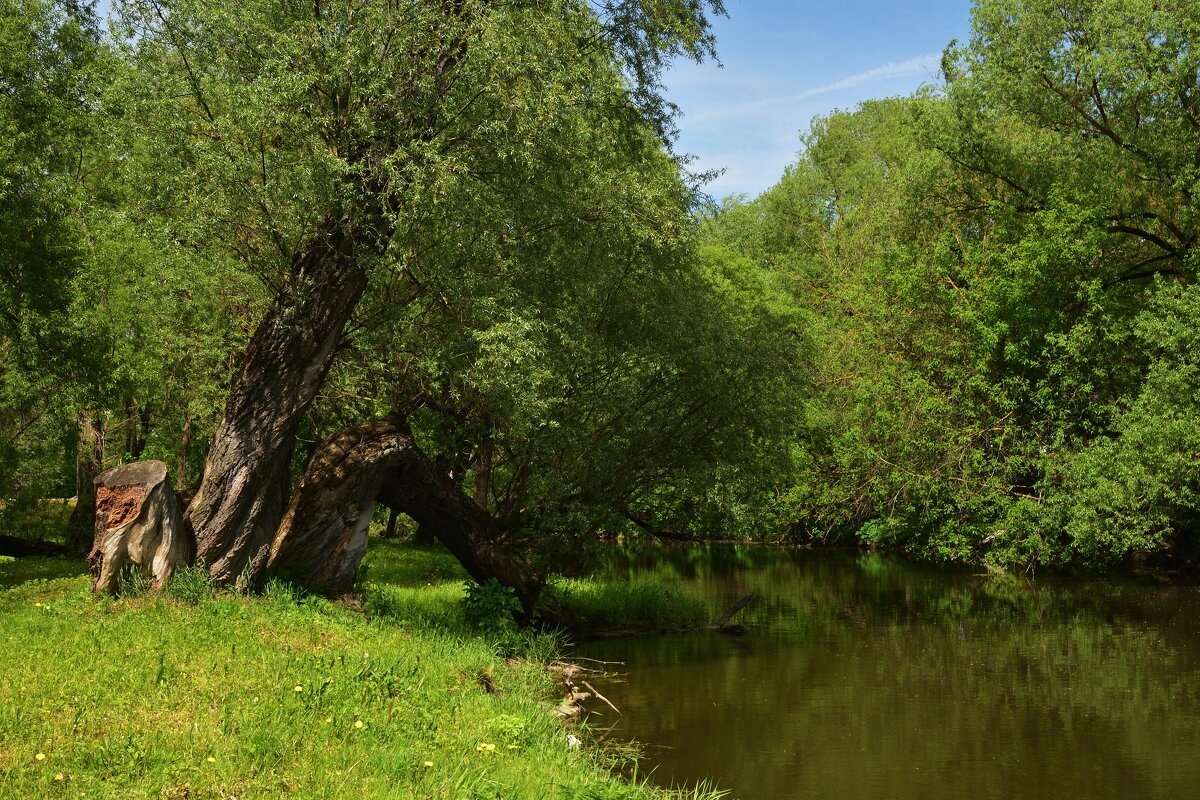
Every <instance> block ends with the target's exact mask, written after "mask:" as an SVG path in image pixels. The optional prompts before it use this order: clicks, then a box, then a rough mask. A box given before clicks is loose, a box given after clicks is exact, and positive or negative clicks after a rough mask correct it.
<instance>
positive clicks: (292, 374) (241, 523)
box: [188, 217, 367, 584]
mask: <svg viewBox="0 0 1200 800" xmlns="http://www.w3.org/2000/svg"><path fill="white" fill-rule="evenodd" d="M351 227H352V226H351V225H350V223H349V222H348V221H347V220H346V219H344V218H334V217H330V218H327V219H326V220H325V221H324V223H323V224H322V226H321V229H320V231H319V233H318V235H316V236H315V237H314V238H313V239H312V241H311V242H309V244H308V245H307V247H306V249H305V250H304V251H303V252H301V253H299V254H297V256H296V258H295V261H294V263H293V265H292V270H291V274H290V275H289V277H288V281H287V284H286V285H285V286H284V288H283V289H282V290H281V292H280V295H279V297H278V298H277V299H276V301H275V303H274V305H273V306H272V308H271V311H270V312H269V313H268V314H267V316H266V318H265V319H264V320H263V322H262V323H261V324H260V325H259V326H258V328H257V330H256V331H255V332H254V336H253V337H252V338H251V340H250V344H249V345H248V346H247V349H246V353H245V356H244V357H243V359H242V365H241V369H240V371H239V373H238V376H237V378H236V379H235V380H234V383H233V386H232V387H231V389H230V392H229V400H228V402H227V403H226V406H225V415H224V416H223V417H222V419H221V424H220V426H219V428H218V430H217V434H216V437H215V439H214V442H213V446H212V448H211V449H210V450H209V453H208V458H207V460H206V461H205V467H204V478H203V481H202V482H201V484H200V489H199V491H198V492H197V493H196V497H195V499H194V500H193V501H192V504H191V506H190V507H189V509H188V519H189V521H190V523H191V525H192V529H193V530H194V531H195V534H196V546H197V558H198V559H199V560H201V561H203V562H204V563H205V564H206V565H207V566H208V570H209V574H210V575H211V577H212V578H213V580H215V581H217V582H218V583H224V584H228V583H233V582H235V581H237V582H241V583H243V584H254V583H257V582H258V580H259V577H260V575H261V572H262V569H263V567H265V566H266V563H267V559H268V556H269V555H270V549H271V542H272V539H273V538H274V537H275V534H276V532H277V530H278V528H279V523H280V520H281V518H282V516H283V514H284V510H285V508H286V506H287V499H288V490H289V485H288V484H289V475H288V465H289V463H290V461H291V456H292V449H293V446H294V443H295V439H296V432H297V430H298V429H299V426H300V421H301V418H302V417H303V416H304V412H305V411H306V410H307V409H308V406H309V404H310V403H311V402H312V400H313V398H314V397H315V396H316V393H317V391H318V390H319V389H320V388H321V384H322V382H323V381H324V380H325V374H326V373H327V372H328V371H329V367H330V365H331V364H332V363H333V356H334V347H335V346H336V344H337V342H338V340H339V339H340V338H341V336H342V331H343V329H344V328H345V325H346V320H347V319H348V318H349V317H350V314H351V312H352V311H353V310H354V306H355V305H356V304H357V303H358V300H359V298H360V297H361V296H362V293H363V290H364V289H365V288H366V284H367V278H366V273H365V272H364V271H363V270H362V269H361V268H360V267H359V265H358V263H357V261H356V259H355V255H354V247H353V244H352V240H353V236H352V232H351V230H350V229H351Z"/></svg>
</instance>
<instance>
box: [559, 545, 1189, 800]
mask: <svg viewBox="0 0 1200 800" xmlns="http://www.w3.org/2000/svg"><path fill="white" fill-rule="evenodd" d="M610 569H611V570H612V571H613V572H614V573H616V574H619V575H628V576H629V577H630V578H631V579H633V580H638V579H642V578H647V577H650V578H654V579H656V580H666V581H679V582H682V583H684V584H686V585H688V586H690V587H692V588H693V589H694V590H695V591H698V592H700V593H702V594H703V595H704V596H705V597H706V598H707V599H708V600H709V602H710V605H711V606H712V608H713V609H714V610H715V613H714V614H713V616H714V617H715V616H716V615H717V613H719V611H720V610H722V609H724V608H726V607H728V606H731V605H732V604H733V603H734V602H735V601H736V600H737V599H738V598H740V597H742V596H743V595H745V594H747V593H749V592H755V593H756V595H757V598H756V600H755V601H754V602H753V603H752V604H751V605H750V606H749V607H748V608H747V609H746V610H744V611H743V612H741V614H740V615H739V616H738V617H737V619H736V620H735V621H738V622H741V623H743V624H744V625H746V626H747V627H748V628H749V632H748V633H746V634H745V635H743V636H728V635H723V634H718V633H708V632H705V633H690V634H683V635H669V636H650V637H642V638H637V639H628V640H619V641H600V642H590V643H586V644H582V645H580V646H579V647H578V648H577V649H576V652H577V654H578V655H579V656H581V657H587V658H594V659H601V660H604V661H620V662H623V664H624V665H623V666H619V667H614V668H613V669H616V670H619V671H618V672H617V673H615V674H611V675H609V676H608V677H606V678H603V679H600V680H593V681H591V682H592V683H593V684H594V685H595V687H596V688H597V689H598V690H599V691H600V692H602V693H603V694H604V695H605V696H606V697H607V698H608V699H609V700H611V701H612V702H613V703H614V704H615V705H616V706H617V707H618V708H619V709H620V710H621V712H622V715H621V716H617V715H616V714H614V713H613V712H612V711H611V710H610V709H608V708H607V707H605V706H603V704H595V705H592V706H590V707H589V709H590V717H589V718H590V724H591V725H592V726H594V727H595V728H601V729H602V728H611V731H610V733H608V734H607V735H609V736H612V737H616V738H622V739H635V740H637V741H638V742H640V743H641V744H642V745H643V751H644V753H645V760H644V762H643V770H645V769H647V768H654V770H655V771H654V773H653V777H654V780H655V781H656V782H658V783H660V784H663V785H679V784H685V783H686V784H692V783H695V782H696V781H698V780H701V779H706V778H707V779H709V780H711V781H714V782H716V784H717V785H718V786H720V787H721V788H723V789H727V790H729V791H730V792H731V797H735V798H741V800H786V799H787V798H855V799H858V800H865V799H867V798H897V800H899V799H901V798H922V800H936V799H937V798H955V800H958V799H959V798H965V797H969V798H972V800H984V799H985V798H1005V799H1006V800H1007V799H1010V798H1090V799H1092V800H1097V799H1099V798H1123V799H1124V800H1128V799H1129V798H1181V800H1182V799H1184V798H1186V800H1195V798H1197V797H1200V589H1198V588H1197V587H1194V586H1156V585H1145V584H1135V583H1120V582H1104V583H1101V582H1085V583H1080V582H1069V581H1065V580H1039V581H1038V582H1037V583H1030V582H1028V581H1025V580H1020V579H1008V580H997V579H994V578H988V577H984V576H979V575H972V574H970V573H964V572H948V571H941V570H937V569H932V568H928V567H920V566H914V565H912V564H908V563H906V562H903V561H900V560H895V559H890V558H887V557H882V556H879V555H876V554H871V553H859V552H805V551H787V550H777V549H767V548H755V547H710V548H698V549H691V550H686V551H676V552H674V553H666V552H664V551H658V552H650V553H643V554H640V555H637V554H634V555H631V554H628V553H624V554H621V553H618V554H615V555H614V556H613V561H612V564H611V567H610Z"/></svg>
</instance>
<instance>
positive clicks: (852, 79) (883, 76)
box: [686, 53, 942, 123]
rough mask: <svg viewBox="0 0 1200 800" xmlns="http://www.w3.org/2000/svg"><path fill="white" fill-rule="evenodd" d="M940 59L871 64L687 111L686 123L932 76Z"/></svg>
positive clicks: (930, 56) (933, 56)
mask: <svg viewBox="0 0 1200 800" xmlns="http://www.w3.org/2000/svg"><path fill="white" fill-rule="evenodd" d="M941 58H942V56H941V53H929V54H927V55H923V56H918V57H916V58H910V59H908V60H907V61H889V62H887V63H886V64H881V65H880V66H878V67H873V68H871V69H869V70H866V71H864V72H859V73H858V74H856V75H850V76H847V77H845V78H840V79H838V80H836V81H832V82H830V83H826V84H822V85H820V86H814V87H813V88H811V89H805V90H804V91H803V92H800V93H799V94H791V95H782V96H776V97H764V98H761V99H758V100H754V101H752V102H749V103H739V104H737V105H734V106H725V107H723V108H722V107H716V108H710V109H708V110H705V111H700V112H698V113H695V114H688V115H687V116H686V121H687V122H689V123H701V122H714V121H716V120H719V119H726V118H729V117H736V116H742V115H746V114H749V113H751V112H753V111H755V110H757V109H761V108H765V107H768V106H774V107H776V108H780V107H783V106H787V105H792V104H795V103H800V102H803V101H805V100H808V99H810V98H812V97H816V96H818V95H822V94H830V93H833V92H839V91H842V90H844V89H853V88H854V87H856V86H862V85H863V84H866V83H874V82H876V81H884V80H892V79H895V78H910V77H914V76H917V75H922V76H927V77H931V78H932V77H934V76H935V75H936V74H937V70H938V68H939V66H940V64H941Z"/></svg>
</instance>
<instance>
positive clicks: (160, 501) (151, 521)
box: [88, 461, 195, 594]
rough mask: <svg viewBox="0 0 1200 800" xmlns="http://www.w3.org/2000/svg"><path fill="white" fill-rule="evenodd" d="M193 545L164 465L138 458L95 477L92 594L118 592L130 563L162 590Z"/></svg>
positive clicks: (188, 559)
mask: <svg viewBox="0 0 1200 800" xmlns="http://www.w3.org/2000/svg"><path fill="white" fill-rule="evenodd" d="M194 549H195V548H194V545H193V543H192V541H191V536H190V534H189V533H188V531H187V530H186V528H185V527H184V524H183V513H182V511H181V510H180V508H179V502H178V501H177V499H176V497H175V491H174V489H172V487H171V479H170V477H169V476H168V474H167V465H166V464H164V463H163V462H161V461H138V462H135V463H133V464H125V465H124V466H120V467H115V468H113V469H110V470H108V471H107V472H104V473H101V474H100V475H99V476H97V477H96V538H95V540H94V542H93V544H92V551H91V552H90V553H89V554H88V568H89V569H90V570H91V573H92V591H93V592H95V593H97V594H100V593H104V594H116V593H117V590H118V589H119V588H120V586H119V582H120V575H121V570H122V569H123V568H124V567H125V566H126V565H128V564H133V565H136V566H137V567H138V568H139V569H140V570H141V572H142V574H143V575H145V576H146V577H148V578H149V579H150V588H151V591H155V592H157V591H160V590H161V589H162V588H163V586H165V585H166V583H167V581H169V580H170V579H171V573H172V572H174V570H175V569H176V568H177V567H180V566H186V565H187V564H190V563H191V560H192V555H193V552H194Z"/></svg>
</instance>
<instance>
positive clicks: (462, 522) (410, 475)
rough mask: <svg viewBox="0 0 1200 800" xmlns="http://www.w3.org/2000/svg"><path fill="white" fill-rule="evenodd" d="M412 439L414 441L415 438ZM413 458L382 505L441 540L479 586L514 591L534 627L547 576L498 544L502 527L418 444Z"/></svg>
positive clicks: (395, 476)
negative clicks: (496, 584) (495, 585)
mask: <svg viewBox="0 0 1200 800" xmlns="http://www.w3.org/2000/svg"><path fill="white" fill-rule="evenodd" d="M408 436H409V439H410V440H411V437H412V434H411V433H410V434H408ZM411 453H412V457H411V458H408V459H405V460H403V461H402V462H401V463H400V465H399V466H398V467H396V468H395V469H394V470H392V472H391V474H390V475H389V476H388V478H387V480H386V481H385V482H384V484H383V488H382V489H381V490H380V493H379V502H381V503H383V504H384V505H386V506H388V507H389V508H395V509H399V510H400V511H403V512H404V513H405V514H407V515H408V516H410V517H412V519H413V520H414V521H415V522H416V523H417V525H418V526H420V530H422V531H429V532H430V533H432V534H433V535H434V536H436V537H437V538H438V540H439V541H441V543H442V544H444V545H445V546H446V548H447V549H448V550H449V551H450V552H451V553H453V554H454V557H455V558H457V559H458V561H459V563H460V564H462V565H463V568H464V569H466V571H467V574H469V575H470V576H471V577H472V578H474V579H475V580H476V581H479V582H480V583H484V582H486V581H488V580H490V579H492V578H495V579H496V580H498V581H499V582H500V583H502V584H504V585H505V586H508V587H510V588H512V589H513V591H514V592H516V595H517V598H518V599H519V600H520V601H521V605H522V607H524V609H525V618H524V619H523V620H521V621H522V622H526V621H528V618H529V616H530V615H532V613H533V607H534V605H536V604H537V601H538V598H539V597H540V596H541V593H542V588H543V587H544V585H545V584H544V582H543V579H542V576H541V575H539V574H538V573H537V572H536V571H535V570H534V569H533V568H532V567H531V566H530V565H529V563H527V562H525V561H524V560H522V559H520V558H517V557H516V556H515V554H513V553H512V551H510V550H507V549H505V548H502V547H500V546H498V545H496V544H495V541H496V540H497V539H499V538H501V536H500V534H501V532H502V531H501V527H502V526H501V524H500V522H498V521H497V520H496V518H495V517H493V516H492V515H491V514H489V513H488V512H487V511H485V510H484V509H483V508H481V507H480V506H478V505H477V504H476V503H475V501H474V500H472V499H471V497H470V496H469V495H467V494H465V493H463V491H462V490H461V489H459V488H458V487H457V486H455V485H454V481H452V480H451V479H450V476H448V475H446V474H444V473H442V472H439V471H438V470H437V469H436V468H435V467H434V465H433V462H432V461H431V460H430V459H429V457H428V456H426V455H425V453H423V452H422V451H421V450H420V448H418V447H417V445H416V442H415V441H414V442H413V443H412V449H411Z"/></svg>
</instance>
